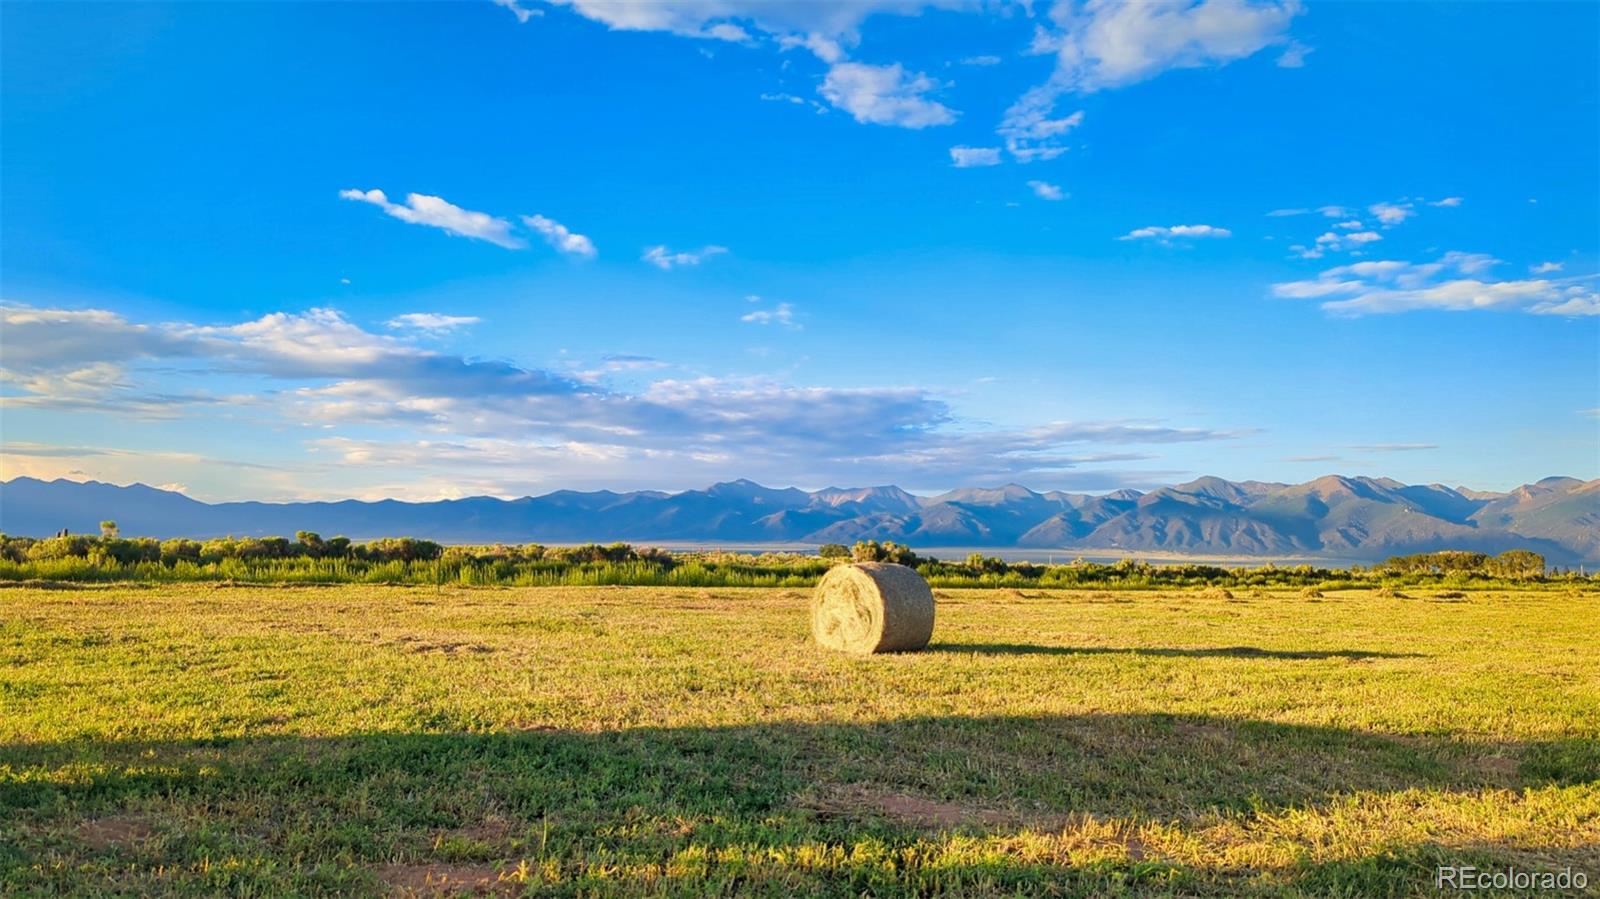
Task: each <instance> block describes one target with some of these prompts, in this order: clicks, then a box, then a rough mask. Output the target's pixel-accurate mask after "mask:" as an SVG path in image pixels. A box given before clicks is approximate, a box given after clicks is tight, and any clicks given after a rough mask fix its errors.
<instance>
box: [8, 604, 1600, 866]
mask: <svg viewBox="0 0 1600 899" xmlns="http://www.w3.org/2000/svg"><path fill="white" fill-rule="evenodd" d="M1406 592H1407V593H1409V594H1410V595H1409V596H1407V597H1382V596H1376V595H1374V594H1373V593H1372V592H1369V591H1349V592H1335V593H1330V594H1328V595H1327V596H1326V597H1323V598H1320V599H1319V598H1303V597H1301V596H1300V595H1298V594H1297V593H1295V592H1292V591H1283V592H1272V593H1256V594H1247V593H1244V592H1239V593H1238V595H1237V597H1236V598H1234V599H1231V600H1230V599H1227V598H1224V597H1220V596H1208V595H1202V594H1200V593H1198V592H1183V593H1178V592H1164V593H1162V592H1140V593H1126V594H1110V593H1088V592H1081V593H1066V592H1062V593H1040V592H1035V591H1026V592H1023V593H1018V592H1017V591H1003V590H972V591H962V590H942V591H939V596H940V601H939V609H938V615H939V619H938V625H937V627H936V629H935V632H934V637H933V643H932V644H931V645H930V647H929V648H928V650H927V651H924V652H920V653H916V654H911V655H899V656H880V657H873V658H866V659H860V658H851V657H845V656H840V655H835V654H830V653H825V652H822V651H819V650H817V649H816V648H815V647H814V646H813V645H812V644H811V642H810V636H809V633H808V618H807V597H806V595H805V594H804V593H802V592H800V591H795V590H776V589H774V590H760V589H713V590H709V591H699V590H667V589H654V588H649V589H647V588H600V589H560V588H551V589H498V590H497V589H450V588H445V589H442V590H439V589H435V588H405V587H365V586H364V587H323V588H316V587H311V588H266V587H206V586H182V587H157V588H149V589H135V588H130V587H109V588H85V589H53V590H45V589H37V588H26V587H23V588H12V589H4V590H0V893H3V894H6V895H22V896H27V895H67V894H70V895H96V894H101V895H117V894H120V895H149V894H179V895H195V896H201V895H203V896H213V895H258V896H267V895H272V896H277V895H293V894H298V895H307V894H342V895H382V894H402V895H403V894H423V895H436V894H446V895H448V894H453V893H457V892H459V893H465V894H491V895H657V894H667V895H707V894H710V895H717V894H722V895H775V896H780V895H837V896H859V895H877V896H895V895H952V896H985V895H1026V896H1032V895H1052V894H1063V895H1082V896H1089V895H1093V896H1102V895H1123V894H1127V895H1218V896H1237V895H1300V894H1304V895H1319V896H1320V895H1342V896H1383V895H1437V894H1438V893H1437V890H1436V889H1435V887H1434V882H1433V872H1434V867H1435V866H1436V865H1438V864H1442V863H1448V864H1475V865H1477V866H1479V867H1482V868H1497V867H1502V868H1503V867H1512V866H1515V867H1517V868H1519V869H1524V870H1528V869H1551V868H1555V869H1559V868H1563V867H1567V866H1571V867H1572V868H1573V869H1574V870H1584V871H1587V872H1588V873H1589V882H1590V884H1591V886H1592V885H1593V884H1595V883H1596V882H1597V881H1600V596H1597V595H1596V594H1593V593H1589V594H1578V593H1573V592H1526V593H1511V592H1489V593H1469V594H1468V595H1467V596H1466V597H1465V598H1450V597H1440V596H1436V595H1433V594H1434V593H1436V592H1437V591H1428V590H1425V589H1419V590H1409V589H1408V590H1407V591H1406Z"/></svg>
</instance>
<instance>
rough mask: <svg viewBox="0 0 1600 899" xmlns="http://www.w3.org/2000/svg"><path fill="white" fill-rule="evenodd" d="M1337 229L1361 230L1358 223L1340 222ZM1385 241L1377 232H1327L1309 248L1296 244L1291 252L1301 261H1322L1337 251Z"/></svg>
mask: <svg viewBox="0 0 1600 899" xmlns="http://www.w3.org/2000/svg"><path fill="white" fill-rule="evenodd" d="M1334 227H1336V228H1360V227H1361V223H1360V222H1358V221H1349V222H1340V223H1339V224H1337V225H1335V226H1334ZM1380 240H1383V235H1382V234H1379V233H1378V232H1376V231H1349V232H1347V233H1344V234H1340V233H1338V232H1337V231H1325V232H1323V233H1322V234H1320V235H1318V236H1317V239H1316V240H1314V241H1312V242H1311V244H1310V245H1309V246H1307V245H1305V244H1294V245H1293V246H1291V247H1289V250H1290V251H1291V252H1293V253H1294V254H1295V255H1297V256H1299V257H1300V258H1301V259H1321V258H1322V257H1323V256H1324V255H1326V254H1327V253H1329V252H1331V251H1335V250H1349V249H1352V248H1354V247H1360V246H1365V245H1366V244H1369V243H1376V242H1377V241H1380Z"/></svg>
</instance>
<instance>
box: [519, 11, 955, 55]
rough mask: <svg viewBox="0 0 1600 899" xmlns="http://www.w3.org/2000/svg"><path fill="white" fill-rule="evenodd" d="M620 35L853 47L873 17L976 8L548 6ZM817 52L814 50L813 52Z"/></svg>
mask: <svg viewBox="0 0 1600 899" xmlns="http://www.w3.org/2000/svg"><path fill="white" fill-rule="evenodd" d="M550 2H552V3H554V4H557V5H562V6H567V7H569V8H571V9H572V11H573V12H576V13H577V14H579V15H581V16H583V17H584V18H587V19H591V20H593V21H596V22H601V23H603V24H605V25H606V26H607V27H610V28H613V29H615V30H618V31H667V32H671V33H673V34H678V35H682V36H685V37H699V38H718V39H722V40H731V39H735V38H734V37H733V32H732V31H729V30H720V31H719V30H718V29H717V27H716V26H717V25H719V24H720V25H730V26H734V27H737V28H739V30H740V31H741V32H745V33H747V34H748V33H749V32H751V31H757V32H760V33H762V34H766V35H770V36H773V37H774V38H778V39H785V38H786V39H788V40H789V41H790V43H791V44H792V45H795V46H806V42H807V41H808V40H811V41H817V42H820V41H823V40H827V41H833V42H835V43H842V44H854V43H855V42H856V40H857V30H858V29H859V28H860V26H861V23H862V22H864V21H866V19H868V18H869V17H871V16H873V15H877V14H888V15H916V14H918V13H920V12H921V11H922V10H923V9H926V8H928V7H945V8H955V9H962V8H976V7H977V6H978V4H977V3H975V2H972V0H550ZM811 49H813V50H815V49H816V48H811Z"/></svg>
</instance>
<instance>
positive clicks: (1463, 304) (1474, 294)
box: [1272, 252, 1600, 316]
mask: <svg viewBox="0 0 1600 899" xmlns="http://www.w3.org/2000/svg"><path fill="white" fill-rule="evenodd" d="M1497 263H1498V260H1496V259H1494V258H1493V257H1491V256H1485V255H1483V254H1479V253H1459V252H1452V253H1446V254H1445V255H1444V257H1442V258H1441V259H1440V260H1439V261H1437V262H1430V263H1423V264H1420V265H1419V264H1413V263H1410V262H1400V261H1395V260H1384V261H1373V262H1358V263H1355V264H1352V265H1341V266H1338V267H1335V268H1330V269H1328V270H1326V271H1324V272H1322V273H1321V274H1320V275H1318V276H1317V277H1316V278H1315V279H1312V280H1305V281H1288V282H1284V283H1280V284H1274V285H1273V289H1272V292H1273V295H1274V296H1277V297H1282V298H1286V299H1320V300H1322V301H1323V302H1322V308H1323V309H1325V310H1327V311H1328V312H1331V313H1334V314H1336V315H1351V316H1355V315H1371V314H1381V313H1395V312H1409V311H1413V310H1420V309H1438V310H1445V311H1453V312H1463V311H1470V310H1481V309H1502V310H1511V309H1520V310H1522V311H1524V312H1527V313H1530V314H1533V315H1573V316H1576V315H1600V293H1596V291H1595V289H1594V287H1593V286H1592V285H1588V286H1585V285H1580V284H1576V283H1573V279H1566V280H1564V281H1553V280H1546V279H1523V280H1512V281H1502V280H1494V279H1492V278H1487V277H1480V276H1483V275H1485V274H1486V273H1487V272H1488V270H1489V269H1490V268H1492V267H1493V266H1494V265H1496V264H1497Z"/></svg>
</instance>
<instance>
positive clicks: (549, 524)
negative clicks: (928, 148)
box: [0, 475, 1600, 564]
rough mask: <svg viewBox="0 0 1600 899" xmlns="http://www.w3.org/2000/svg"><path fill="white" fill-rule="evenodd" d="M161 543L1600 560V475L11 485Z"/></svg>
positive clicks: (74, 520) (27, 500)
mask: <svg viewBox="0 0 1600 899" xmlns="http://www.w3.org/2000/svg"><path fill="white" fill-rule="evenodd" d="M108 518H109V519H113V520H115V521H117V522H118V523H119V525H120V526H121V528H122V531H123V533H125V534H130V535H139V536H155V537H176V536H184V537H210V536H222V535H225V534H234V535H241V536H242V535H266V534H282V535H290V534H293V533H294V532H295V531H296V530H302V529H304V530H313V531H317V532H319V533H322V534H324V535H327V536H331V535H334V534H344V535H346V536H349V537H352V538H354V539H370V538H375V537H384V536H397V535H410V536H417V537H426V538H429V539H433V540H439V541H443V542H450V543H493V542H508V543H517V542H552V543H554V542H563V543H565V542H583V541H591V540H594V541H610V540H627V541H633V542H652V541H656V542H686V543H687V542H722V543H728V544H759V543H824V542H837V543H850V542H853V541H855V540H862V539H877V540H895V541H898V542H903V543H908V544H910V545H912V546H924V547H928V546H987V547H997V548H998V547H1026V548H1037V549H1064V550H1070V549H1083V550H1115V551H1125V552H1159V553H1194V554H1203V555H1227V556H1316V555H1328V556H1334V557H1339V558H1346V559H1378V558H1383V557H1385V556H1389V555H1394V554H1396V553H1409V552H1420V551H1425V550H1435V549H1475V550H1481V551H1485V552H1501V551H1504V550H1506V549H1513V548H1527V549H1533V550H1536V551H1538V552H1541V553H1544V554H1545V556H1546V558H1548V559H1549V560H1550V561H1551V562H1552V563H1553V564H1577V563H1594V562H1600V480H1594V481H1587V482H1586V481H1579V480H1577V479H1575V478H1561V477H1554V478H1545V479H1544V480H1541V481H1538V482H1536V483H1533V484H1526V485H1523V486H1522V487H1518V488H1517V489H1515V490H1512V491H1510V492H1508V493H1493V492H1485V491H1475V490H1468V489H1466V488H1453V487H1447V486H1444V485H1441V484H1427V485H1406V484H1401V483H1400V482H1398V481H1394V480H1392V479H1389V478H1368V477H1345V476H1341V475H1328V476H1326V477H1321V478H1317V479H1316V480H1313V481H1308V482H1306V483H1304V484H1278V483H1267V482H1260V481H1242V482H1234V481H1227V480H1224V479H1222V478H1215V477H1203V478H1198V479H1196V480H1193V481H1190V482H1188V483H1185V484H1177V485H1174V486H1171V487H1162V488H1159V489H1156V490H1152V491H1150V492H1148V493H1141V492H1139V491H1136V490H1119V491H1116V492H1115V493H1111V494H1106V495H1104V496H1094V495H1088V494H1074V493H1062V492H1054V491H1053V492H1050V493H1037V492H1035V491H1032V490H1029V489H1027V488H1026V487H1021V486H1018V485H1016V484H1008V485H1005V486H1004V487H999V488H962V489H958V490H952V491H950V492H948V493H944V494H941V495H939V496H934V497H925V498H924V497H917V496H915V495H913V494H911V493H908V492H906V491H904V490H901V489H900V488H898V487H893V486H879V487H864V488H836V487H830V488H827V489H824V490H818V491H815V492H807V491H804V490H799V489H795V488H785V489H775V488H769V487H764V486H762V485H760V484H756V483H754V482H752V481H746V480H739V481H730V482H724V483H719V484H713V485H712V486H710V487H708V488H706V489H704V490H687V491H684V492H682V493H671V494H669V493H662V492H659V491H636V492H630V493H616V492H612V491H604V490H602V491H592V492H582V491H573V490H561V491H556V492H554V493H549V494H545V495H543V496H538V497H522V498H519V499H514V500H501V499H495V498H493V497H483V496H480V497H468V498H465V499H459V500H440V501H436V502H426V503H408V502H400V501H397V500H382V501H378V502H361V501H357V500H344V501H340V502H308V503H259V502H232V503H215V504H210V503H202V502H199V501H197V500H193V499H190V498H189V497H186V496H183V495H182V494H179V493H173V492H170V491H164V490H158V489H155V488H153V487H148V486H145V485H143V484H133V485H130V486H127V487H119V486H115V485H111V484H102V483H99V482H95V481H90V482H73V481H65V480H58V481H49V482H45V481H39V480H35V479H32V478H16V479H14V480H11V481H7V482H0V531H4V532H6V533H11V534H20V535H27V536H47V535H49V534H53V533H55V532H56V531H59V530H60V529H62V528H67V529H69V530H71V531H73V532H77V533H83V532H91V533H92V532H94V531H96V530H97V529H98V524H99V522H100V521H101V520H103V519H108Z"/></svg>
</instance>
